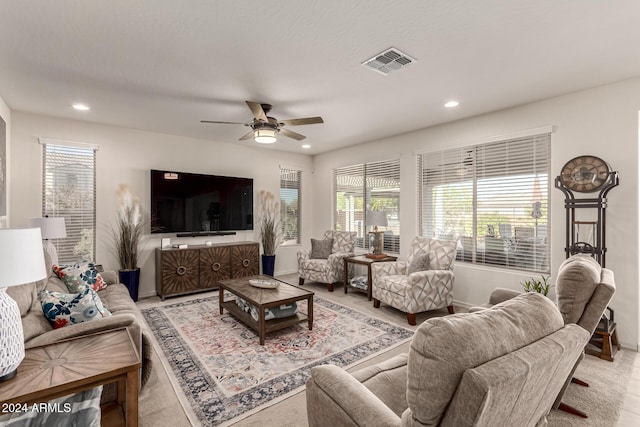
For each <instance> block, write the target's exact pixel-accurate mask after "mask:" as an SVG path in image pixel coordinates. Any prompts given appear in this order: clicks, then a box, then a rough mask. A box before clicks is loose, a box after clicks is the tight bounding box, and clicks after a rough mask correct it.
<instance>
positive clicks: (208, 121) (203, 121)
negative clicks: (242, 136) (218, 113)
mask: <svg viewBox="0 0 640 427" xmlns="http://www.w3.org/2000/svg"><path fill="white" fill-rule="evenodd" d="M200 123H221V124H224V125H246V123H240V122H219V121H216V120H200Z"/></svg>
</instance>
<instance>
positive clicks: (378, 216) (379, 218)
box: [367, 211, 387, 258]
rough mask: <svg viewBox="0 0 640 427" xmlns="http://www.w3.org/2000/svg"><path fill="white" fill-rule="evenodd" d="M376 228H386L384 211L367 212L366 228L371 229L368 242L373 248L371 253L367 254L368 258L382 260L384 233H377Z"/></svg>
mask: <svg viewBox="0 0 640 427" xmlns="http://www.w3.org/2000/svg"><path fill="white" fill-rule="evenodd" d="M378 226H383V227H386V226H387V213H386V212H385V211H367V227H373V230H372V231H370V232H369V241H370V242H371V246H372V247H373V253H372V254H367V257H369V258H384V257H385V256H387V255H386V254H385V253H384V232H383V231H378Z"/></svg>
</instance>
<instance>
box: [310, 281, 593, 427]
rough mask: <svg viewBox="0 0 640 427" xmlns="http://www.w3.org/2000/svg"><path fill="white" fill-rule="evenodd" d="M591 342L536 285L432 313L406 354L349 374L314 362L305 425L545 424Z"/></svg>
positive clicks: (316, 426) (421, 326)
mask: <svg viewBox="0 0 640 427" xmlns="http://www.w3.org/2000/svg"><path fill="white" fill-rule="evenodd" d="M588 340H589V334H588V332H587V331H585V330H584V329H583V328H581V327H579V326H577V325H573V324H569V325H564V323H563V320H562V316H561V315H560V312H559V311H558V309H557V307H556V306H555V305H554V304H553V302H552V301H551V300H549V299H548V298H546V297H544V296H542V295H540V294H535V293H528V294H522V295H519V296H517V297H515V298H513V299H510V300H508V301H505V302H503V303H501V304H498V305H495V306H494V307H492V308H490V309H487V310H483V311H481V312H478V313H462V314H454V315H450V316H446V317H437V318H431V319H428V320H427V321H425V322H424V323H422V324H421V325H420V326H419V327H418V329H417V330H416V333H415V335H414V337H413V340H412V342H411V349H410V351H409V354H408V355H406V354H402V355H399V356H396V357H394V358H391V359H388V360H386V361H384V362H382V363H380V364H378V365H375V366H370V367H367V368H364V369H361V370H359V371H357V372H355V373H353V374H349V373H348V372H346V371H344V370H343V369H341V368H339V367H337V366H334V365H321V366H317V367H314V368H312V369H311V377H310V378H309V380H308V381H307V388H306V397H307V418H308V421H309V426H310V427H324V426H341V427H342V426H377V427H384V426H407V427H409V426H411V427H417V426H455V427H465V426H476V427H478V426H492V427H493V426H496V425H509V426H528V427H534V426H542V425H546V415H547V414H548V413H549V411H550V410H551V407H552V405H553V402H554V399H555V396H557V395H558V393H559V392H560V390H561V388H562V386H563V384H564V379H565V378H566V377H567V376H568V375H569V373H570V371H571V370H572V368H573V366H574V364H575V362H576V360H577V359H578V357H579V356H580V354H581V352H582V349H583V348H584V346H585V344H586V343H587V341H588Z"/></svg>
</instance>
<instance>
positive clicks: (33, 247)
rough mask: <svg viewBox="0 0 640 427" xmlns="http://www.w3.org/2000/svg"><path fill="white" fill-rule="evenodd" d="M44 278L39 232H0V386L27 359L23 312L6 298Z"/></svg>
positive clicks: (9, 229) (12, 229)
mask: <svg viewBox="0 0 640 427" xmlns="http://www.w3.org/2000/svg"><path fill="white" fill-rule="evenodd" d="M45 277H47V270H46V268H45V265H44V252H43V250H42V234H41V233H40V229H39V228H3V229H0V382H4V381H7V380H9V379H11V378H13V377H14V376H15V375H16V372H17V369H18V365H20V362H22V359H24V335H23V332H22V320H21V318H20V309H19V308H18V304H17V303H16V302H15V301H14V300H13V298H11V297H10V296H9V295H8V294H7V287H9V286H14V285H22V284H25V283H31V282H36V281H38V280H41V279H44V278H45Z"/></svg>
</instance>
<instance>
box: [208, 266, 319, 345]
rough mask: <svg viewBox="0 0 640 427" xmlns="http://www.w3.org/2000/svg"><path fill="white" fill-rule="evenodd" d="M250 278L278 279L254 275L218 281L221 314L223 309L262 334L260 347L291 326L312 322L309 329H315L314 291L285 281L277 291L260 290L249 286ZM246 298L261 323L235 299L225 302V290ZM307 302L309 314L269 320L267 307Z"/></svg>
mask: <svg viewBox="0 0 640 427" xmlns="http://www.w3.org/2000/svg"><path fill="white" fill-rule="evenodd" d="M250 279H263V280H277V279H274V278H273V277H271V276H264V275H259V276H251V277H243V278H240V279H227V280H221V281H219V282H218V285H219V286H220V288H219V291H220V314H222V312H223V309H225V308H226V309H227V310H228V311H229V313H231V314H233V315H234V316H235V317H236V318H238V319H239V320H240V321H241V322H242V323H244V324H245V325H247V326H249V327H250V328H251V329H253V330H255V331H256V332H258V336H259V337H260V345H264V337H265V335H266V334H268V333H270V332H274V331H278V330H280V329H283V328H288V327H289V326H293V325H297V324H298V323H301V322H304V321H306V322H308V324H309V330H312V329H313V292H311V291H308V290H306V289H303V288H301V287H299V286H294V285H290V284H288V283H285V282H283V281H280V280H277V281H278V282H280V285H279V286H278V287H277V288H275V289H263V288H257V287H255V286H253V285H251V284H250V283H249V280H250ZM225 290H226V291H228V292H230V293H231V294H233V295H235V296H237V297H240V298H242V299H243V300H245V301H247V302H248V303H250V304H253V305H254V306H255V307H256V308H257V309H258V321H256V320H255V319H254V318H253V317H251V315H250V314H249V313H246V312H245V311H243V310H242V309H241V308H240V307H238V305H237V304H236V302H235V298H232V299H229V300H226V301H225V299H224V291H225ZM304 299H306V300H307V307H308V310H307V311H308V313H307V314H306V315H305V314H304V313H300V312H297V313H296V314H294V315H293V316H289V317H284V318H281V319H271V320H265V311H266V309H267V308H272V307H278V306H279V305H283V304H291V303H293V302H296V301H301V300H304Z"/></svg>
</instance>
